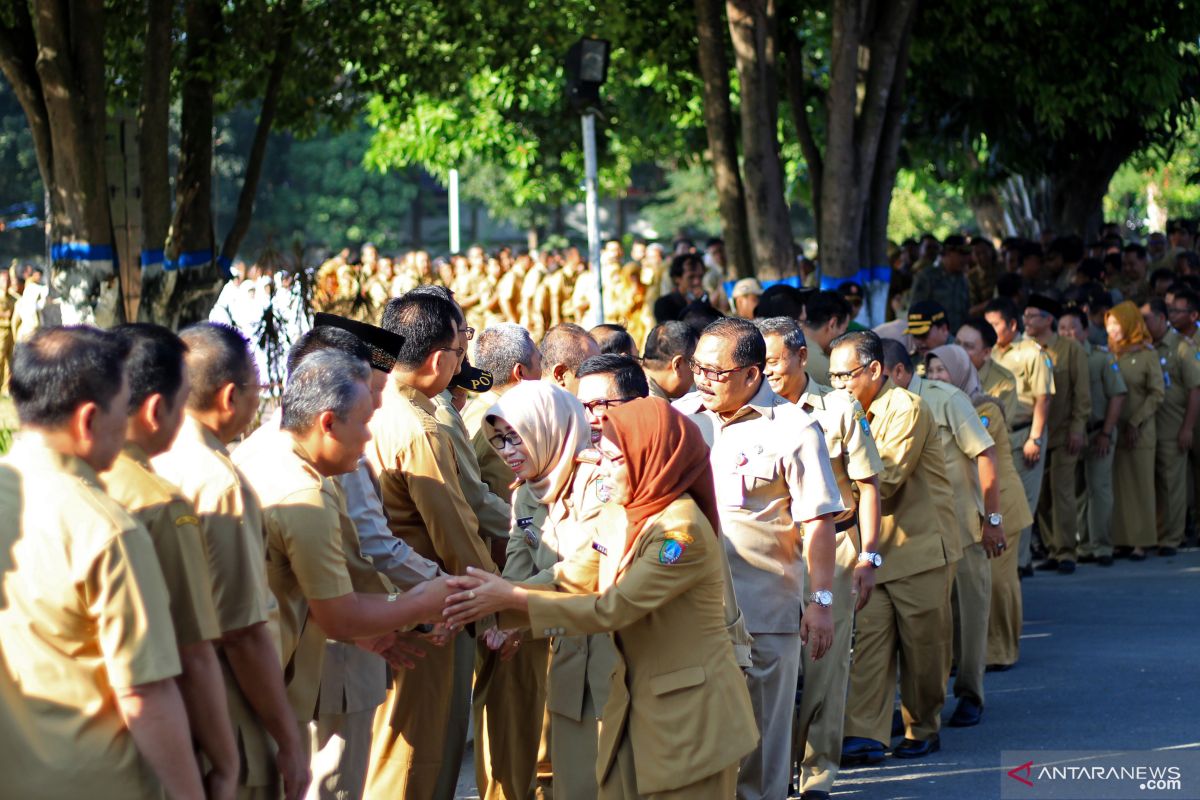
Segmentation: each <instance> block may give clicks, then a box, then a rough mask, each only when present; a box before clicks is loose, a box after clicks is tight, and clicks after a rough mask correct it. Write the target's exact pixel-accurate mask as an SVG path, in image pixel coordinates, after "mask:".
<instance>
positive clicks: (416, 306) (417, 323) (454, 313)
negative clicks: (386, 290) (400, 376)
mask: <svg viewBox="0 0 1200 800" xmlns="http://www.w3.org/2000/svg"><path fill="white" fill-rule="evenodd" d="M461 315H462V312H461V311H460V310H459V309H458V306H456V305H455V304H454V303H452V302H451V301H449V300H447V299H446V298H445V297H442V296H440V295H438V294H436V293H434V292H415V291H414V292H408V293H407V294H405V295H404V296H403V297H396V298H393V299H392V300H389V301H388V304H387V305H386V306H385V307H384V309H383V314H382V316H381V317H380V319H379V326H380V327H381V328H383V329H384V330H389V331H391V332H392V333H398V334H400V335H401V336H403V337H404V346H403V347H401V348H400V353H399V354H398V355H397V356H396V363H397V364H400V365H401V366H404V367H408V368H410V369H412V368H414V367H419V366H420V365H421V364H424V363H425V359H427V358H429V354H430V353H432V352H434V351H435V350H437V349H438V348H439V347H449V346H450V345H452V344H453V343H454V340H455V338H456V336H457V331H456V329H455V323H456V322H457V321H458V319H459V318H460V317H461Z"/></svg>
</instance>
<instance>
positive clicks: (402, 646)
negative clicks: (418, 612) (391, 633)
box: [380, 632, 425, 669]
mask: <svg viewBox="0 0 1200 800" xmlns="http://www.w3.org/2000/svg"><path fill="white" fill-rule="evenodd" d="M380 655H382V656H383V657H384V658H386V659H387V662H388V663H389V664H391V665H392V666H393V667H396V668H397V669H415V668H416V666H417V661H418V660H419V659H422V658H424V657H425V646H424V640H423V639H422V635H421V634H419V633H412V632H409V633H397V634H395V640H394V641H393V642H392V644H391V646H390V647H388V648H387V649H386V650H384V651H383V652H382V653H380Z"/></svg>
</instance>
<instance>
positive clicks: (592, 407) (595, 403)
mask: <svg viewBox="0 0 1200 800" xmlns="http://www.w3.org/2000/svg"><path fill="white" fill-rule="evenodd" d="M632 399H633V398H631V397H625V398H621V399H620V400H589V401H587V402H586V403H584V404H583V407H584V408H585V409H587V412H588V413H589V414H595V413H596V409H597V408H603V409H605V410H608V409H610V408H612V407H614V406H619V405H621V404H623V403H628V402H629V401H630V400H632Z"/></svg>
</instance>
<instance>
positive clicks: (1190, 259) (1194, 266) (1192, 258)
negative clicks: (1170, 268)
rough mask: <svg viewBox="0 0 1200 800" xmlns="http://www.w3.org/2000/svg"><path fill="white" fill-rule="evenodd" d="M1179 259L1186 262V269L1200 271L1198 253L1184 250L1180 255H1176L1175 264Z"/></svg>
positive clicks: (1199, 255)
mask: <svg viewBox="0 0 1200 800" xmlns="http://www.w3.org/2000/svg"><path fill="white" fill-rule="evenodd" d="M1181 258H1182V259H1183V260H1184V261H1186V262H1187V265H1188V269H1190V270H1200V253H1197V252H1195V251H1194V250H1184V251H1183V252H1182V253H1176V254H1175V263H1176V264H1178V263H1179V259H1181Z"/></svg>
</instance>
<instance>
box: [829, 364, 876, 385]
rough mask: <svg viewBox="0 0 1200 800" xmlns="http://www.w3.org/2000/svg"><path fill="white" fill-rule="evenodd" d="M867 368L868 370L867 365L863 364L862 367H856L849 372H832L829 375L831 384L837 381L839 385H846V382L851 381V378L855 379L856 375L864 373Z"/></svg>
mask: <svg viewBox="0 0 1200 800" xmlns="http://www.w3.org/2000/svg"><path fill="white" fill-rule="evenodd" d="M866 368H867V365H866V364H861V365H859V366H857V367H855V368H854V369H852V370H850V371H849V372H831V373H829V380H830V382H831V383H832V382H833V381H837V382H838V383H845V382H846V381H848V380H850V379H851V378H853V377H854V376H855V375H857V374H858V373H860V372H862V371H863V370H864V369H866Z"/></svg>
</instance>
